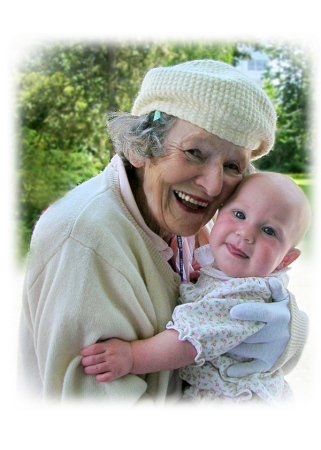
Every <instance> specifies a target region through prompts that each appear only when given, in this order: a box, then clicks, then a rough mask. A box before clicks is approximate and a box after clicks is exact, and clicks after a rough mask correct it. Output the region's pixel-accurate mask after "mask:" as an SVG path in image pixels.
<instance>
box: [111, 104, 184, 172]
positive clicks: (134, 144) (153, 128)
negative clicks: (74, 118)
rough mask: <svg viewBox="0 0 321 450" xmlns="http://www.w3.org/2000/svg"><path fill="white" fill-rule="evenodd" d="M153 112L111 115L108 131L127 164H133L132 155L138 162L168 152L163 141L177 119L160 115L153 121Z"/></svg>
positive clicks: (167, 115)
mask: <svg viewBox="0 0 321 450" xmlns="http://www.w3.org/2000/svg"><path fill="white" fill-rule="evenodd" d="M154 113H155V112H154V111H153V112H151V113H149V114H146V115H143V116H140V117H137V116H133V115H132V114H129V113H111V114H109V115H108V118H109V122H108V124H107V129H108V133H109V137H110V138H111V140H112V143H113V147H114V151H115V152H116V153H117V154H118V155H119V156H120V157H121V159H122V160H123V162H124V164H125V165H127V166H128V165H130V162H129V161H130V156H132V157H133V158H135V159H136V160H138V161H143V160H145V159H154V158H159V157H161V156H163V155H164V154H165V153H166V148H165V147H164V145H163V143H164V139H165V137H166V135H167V133H168V132H169V130H170V129H171V128H172V127H173V126H174V124H175V122H176V120H177V118H176V117H173V116H170V115H169V114H166V113H161V115H160V117H159V118H158V119H157V120H154Z"/></svg>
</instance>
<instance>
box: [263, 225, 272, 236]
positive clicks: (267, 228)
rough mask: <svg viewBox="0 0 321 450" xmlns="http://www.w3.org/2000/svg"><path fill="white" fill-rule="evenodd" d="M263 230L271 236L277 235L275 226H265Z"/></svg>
mask: <svg viewBox="0 0 321 450" xmlns="http://www.w3.org/2000/svg"><path fill="white" fill-rule="evenodd" d="M262 230H263V232H264V233H265V234H268V235H269V236H275V231H274V230H273V228H270V227H264V228H262Z"/></svg>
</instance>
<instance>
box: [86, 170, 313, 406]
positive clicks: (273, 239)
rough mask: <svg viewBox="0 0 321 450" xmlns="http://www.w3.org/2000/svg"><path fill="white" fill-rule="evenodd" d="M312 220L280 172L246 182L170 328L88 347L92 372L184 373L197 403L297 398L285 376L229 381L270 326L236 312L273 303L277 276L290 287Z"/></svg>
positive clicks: (103, 376) (204, 252)
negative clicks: (245, 350)
mask: <svg viewBox="0 0 321 450" xmlns="http://www.w3.org/2000/svg"><path fill="white" fill-rule="evenodd" d="M310 216H311V212H310V207H309V203H308V201H307V199H306V197H305V195H304V194H303V192H302V190H301V189H300V188H299V187H298V186H297V185H296V184H295V182H294V181H293V180H292V179H291V178H289V177H286V176H285V175H281V174H278V173H272V172H270V173H269V172H265V173H263V172H262V173H255V174H252V175H249V176H247V177H246V178H244V180H243V181H242V182H241V183H240V184H239V185H238V187H237V189H236V190H235V192H234V194H233V195H232V196H231V197H230V198H229V199H228V200H227V201H226V203H225V204H224V205H223V206H222V207H221V208H220V210H219V213H218V216H217V219H216V222H215V225H214V227H213V229H212V231H211V234H210V238H209V244H208V245H205V246H203V247H200V248H199V249H197V250H196V252H195V257H196V259H197V260H198V261H199V263H200V265H201V266H202V269H201V275H200V277H199V279H198V281H197V283H196V284H195V285H194V284H192V283H182V284H181V287H180V303H181V304H180V305H179V306H177V307H176V308H175V310H174V312H173V316H172V322H169V323H168V324H167V330H165V331H163V332H162V333H160V334H158V335H156V336H154V337H151V338H149V339H145V340H141V341H133V342H125V341H121V340H119V339H110V340H108V341H105V342H102V343H97V344H93V345H91V346H89V347H86V348H84V349H82V351H81V354H82V356H83V359H82V364H83V366H85V372H86V373H87V374H95V375H96V379H97V380H98V381H101V382H106V381H112V380H114V379H116V378H119V377H121V376H124V375H126V374H145V373H150V372H158V371H162V370H174V369H180V377H181V378H182V379H183V380H185V381H186V382H187V383H188V385H189V387H188V388H187V389H186V390H185V392H184V397H185V398H186V399H193V400H196V401H205V400H206V401H208V400H216V401H217V400H221V399H225V400H226V399H227V398H229V399H230V400H232V401H233V402H236V401H241V400H249V399H252V398H253V399H257V400H260V401H264V402H267V403H269V404H273V403H275V402H276V401H279V400H281V399H284V398H286V397H287V396H290V389H289V387H288V385H287V383H286V382H285V380H284V377H283V373H282V371H281V370H278V371H275V372H264V373H254V374H252V375H249V376H246V377H243V378H236V377H231V376H228V369H229V368H230V367H231V366H232V365H234V364H237V363H239V362H240V361H242V362H244V361H246V360H245V359H244V358H241V357H239V356H237V355H236V353H237V352H235V354H234V355H233V348H234V347H236V346H237V345H238V344H240V343H241V342H242V341H244V340H245V339H246V338H249V337H250V336H251V335H252V334H254V333H256V332H257V331H258V330H260V329H261V328H262V327H263V326H264V325H265V324H264V323H262V322H254V321H240V320H236V319H233V318H231V316H230V314H229V312H230V309H231V308H232V307H233V306H235V305H237V304H240V303H244V302H262V301H264V302H269V301H272V300H271V292H270V288H269V282H271V279H272V278H274V279H278V280H280V281H281V283H282V284H283V286H284V287H286V286H287V284H288V275H287V270H288V269H287V267H288V266H289V265H290V264H291V263H292V262H293V261H295V260H296V259H297V258H298V256H299V255H300V250H298V249H297V248H296V245H297V244H298V243H299V241H300V240H301V239H302V237H303V236H304V234H305V232H306V230H307V228H308V226H309V222H310ZM249 361H250V360H249Z"/></svg>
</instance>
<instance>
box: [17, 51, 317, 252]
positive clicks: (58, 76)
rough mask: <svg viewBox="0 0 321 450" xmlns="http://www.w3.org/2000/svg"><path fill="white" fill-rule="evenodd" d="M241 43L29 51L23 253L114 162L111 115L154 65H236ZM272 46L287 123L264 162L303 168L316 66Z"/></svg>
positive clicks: (22, 97) (22, 133) (24, 78)
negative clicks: (46, 218)
mask: <svg viewBox="0 0 321 450" xmlns="http://www.w3.org/2000/svg"><path fill="white" fill-rule="evenodd" d="M240 48H241V47H240V45H238V44H236V43H231V42H215V43H212V42H185V43H180V42H166V43H164V42H150V43H148V42H144V43H130V44H128V43H126V42H123V43H115V44H107V43H98V44H95V45H94V44H85V45H84V44H82V43H72V44H63V43H58V44H54V45H47V46H44V47H42V48H36V49H35V50H34V51H33V52H30V53H29V54H28V55H27V56H26V59H25V60H24V61H22V62H21V64H20V67H19V68H18V70H17V74H16V86H17V89H16V110H17V119H18V123H17V125H18V126H17V136H16V142H17V146H18V153H17V169H18V183H19V189H20V195H19V217H18V234H19V245H18V247H19V249H18V250H19V253H20V255H21V256H23V255H25V253H26V252H27V250H28V247H29V241H30V235H31V230H32V229H33V227H34V224H35V222H36V220H37V219H38V217H39V216H40V214H41V213H42V211H43V210H44V209H45V208H47V206H48V205H49V204H50V203H52V202H53V201H54V200H56V199H57V198H59V197H61V196H63V195H64V194H65V193H66V192H67V191H68V190H70V189H71V188H73V187H74V186H76V185H78V184H79V183H81V182H83V181H84V180H87V179H89V178H91V177H92V176H94V175H96V174H98V173H99V172H100V171H101V170H103V168H104V167H105V166H106V165H107V164H108V162H109V159H110V156H111V154H112V148H111V143H110V142H109V140H108V136H107V134H106V131H105V122H106V114H107V113H108V112H111V111H127V112H130V110H131V108H132V104H133V101H134V99H135V97H136V95H137V94H138V91H139V87H140V83H141V80H142V78H143V76H144V74H145V73H146V72H147V71H148V70H149V69H150V68H152V67H155V66H169V65H173V64H177V63H179V62H184V61H187V60H193V59H206V58H209V59H216V60H220V61H223V62H227V63H230V64H233V65H235V64H236V62H237V60H238V58H240V57H241V56H244V54H243V53H242V52H241V50H240ZM269 52H270V54H271V55H272V56H273V58H275V61H276V62H277V64H279V66H278V67H279V68H278V72H277V74H276V75H273V74H272V72H269V74H267V81H266V86H265V88H266V91H267V92H268V95H270V96H271V98H272V99H273V101H274V102H275V105H276V108H277V110H278V114H279V125H280V129H279V131H278V136H277V144H276V147H275V150H274V151H273V153H272V154H271V157H270V156H268V157H266V158H264V159H263V160H262V162H260V163H258V164H259V165H260V167H261V168H266V169H270V170H278V171H292V172H294V171H295V172H302V171H304V170H306V167H307V164H308V163H309V156H308V155H309V149H310V147H309V145H310V144H309V135H308V131H307V130H308V127H309V115H308V91H309V82H310V80H309V77H308V75H309V65H308V63H307V62H306V59H305V58H304V55H303V56H302V55H301V54H300V55H299V54H297V53H295V55H296V57H297V61H296V63H295V64H296V66H294V62H293V51H292V50H291V51H290V50H288V49H287V48H284V47H275V48H272V49H269ZM291 52H292V53H291ZM281 65H282V66H281ZM294 67H295V69H294ZM275 79H277V80H278V83H277V84H276V83H275Z"/></svg>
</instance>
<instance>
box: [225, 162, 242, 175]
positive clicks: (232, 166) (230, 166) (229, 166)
mask: <svg viewBox="0 0 321 450" xmlns="http://www.w3.org/2000/svg"><path fill="white" fill-rule="evenodd" d="M225 167H226V168H227V169H229V170H232V171H233V172H237V173H241V171H240V168H239V166H238V165H237V164H235V163H229V164H225Z"/></svg>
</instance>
